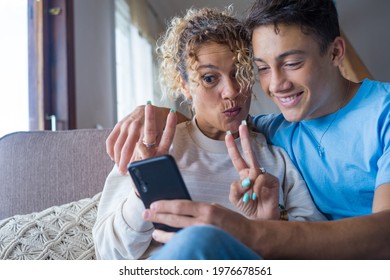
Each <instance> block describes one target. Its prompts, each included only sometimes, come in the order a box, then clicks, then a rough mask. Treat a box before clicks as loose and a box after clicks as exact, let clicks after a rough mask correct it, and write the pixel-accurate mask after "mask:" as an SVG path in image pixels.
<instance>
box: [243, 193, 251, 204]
mask: <svg viewBox="0 0 390 280" xmlns="http://www.w3.org/2000/svg"><path fill="white" fill-rule="evenodd" d="M242 201H243V202H244V203H248V201H249V193H245V194H244V197H243V198H242Z"/></svg>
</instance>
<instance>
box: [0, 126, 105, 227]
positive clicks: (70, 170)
mask: <svg viewBox="0 0 390 280" xmlns="http://www.w3.org/2000/svg"><path fill="white" fill-rule="evenodd" d="M110 131H111V130H110V129H103V130H99V129H77V130H67V131H56V132H52V131H34V132H17V133H12V134H9V135H6V136H4V137H3V138H1V139H0V194H1V195H0V220H1V219H4V218H7V217H10V216H13V215H16V214H27V213H32V212H39V211H42V210H43V209H46V208H48V207H51V206H53V205H62V204H65V203H69V202H72V201H77V200H80V199H82V198H86V197H92V196H93V195H95V194H97V193H99V192H101V191H102V189H103V186H104V181H105V178H106V176H107V175H108V173H109V172H110V171H111V169H112V167H113V162H112V161H111V159H110V158H109V156H108V155H107V153H106V148H105V140H106V138H107V136H108V134H109V133H110Z"/></svg>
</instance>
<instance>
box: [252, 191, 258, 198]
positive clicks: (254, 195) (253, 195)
mask: <svg viewBox="0 0 390 280" xmlns="http://www.w3.org/2000/svg"><path fill="white" fill-rule="evenodd" d="M256 198H257V194H256V193H255V192H254V193H252V200H256Z"/></svg>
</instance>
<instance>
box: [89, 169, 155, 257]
mask: <svg viewBox="0 0 390 280" xmlns="http://www.w3.org/2000/svg"><path fill="white" fill-rule="evenodd" d="M144 209H145V207H144V205H143V203H142V201H141V200H140V199H139V198H138V197H137V196H136V194H135V192H134V184H133V182H132V179H131V177H130V176H129V175H127V176H122V175H120V174H119V172H118V168H117V167H116V166H115V167H114V168H113V170H112V171H111V173H110V174H109V175H108V177H107V179H106V182H105V185H104V189H103V193H102V197H101V199H100V203H99V207H98V213H97V219H96V223H95V225H94V227H93V230H92V233H93V238H94V243H95V251H96V257H97V259H140V258H145V257H147V254H148V252H149V251H148V249H149V250H150V249H151V248H149V246H150V244H151V240H152V237H151V236H152V232H153V230H154V228H153V225H152V223H150V222H146V221H144V220H143V219H142V212H143V210H144Z"/></svg>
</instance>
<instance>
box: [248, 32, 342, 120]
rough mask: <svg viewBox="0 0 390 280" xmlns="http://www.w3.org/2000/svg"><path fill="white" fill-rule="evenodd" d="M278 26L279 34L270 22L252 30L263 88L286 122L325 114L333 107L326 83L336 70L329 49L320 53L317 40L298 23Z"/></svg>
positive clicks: (255, 56)
mask: <svg viewBox="0 0 390 280" xmlns="http://www.w3.org/2000/svg"><path fill="white" fill-rule="evenodd" d="M278 27H279V32H278V33H275V28H274V26H273V25H270V26H262V27H258V28H256V29H255V30H254V32H253V39H252V44H253V52H254V62H255V64H256V68H257V69H258V77H259V81H260V84H261V87H262V89H263V91H264V92H265V93H266V94H267V95H268V96H269V97H270V98H271V99H272V100H273V101H274V102H275V104H276V105H277V106H278V107H279V109H280V110H281V112H282V113H283V115H284V117H285V119H286V120H288V121H291V122H297V121H301V120H304V119H313V118H318V117H321V116H324V115H326V114H328V113H329V112H331V110H333V107H334V105H331V104H332V102H333V100H332V98H331V96H332V90H331V86H330V85H329V84H330V83H332V79H333V78H332V77H335V70H336V71H338V70H337V69H336V68H337V67H335V64H334V62H332V55H331V51H330V50H329V51H326V52H325V54H321V53H320V49H319V44H318V43H317V41H315V40H314V39H313V38H312V37H311V36H309V35H305V34H304V33H302V31H301V29H300V28H299V27H298V26H295V25H291V26H288V25H279V26H278ZM329 49H332V47H330V48H329Z"/></svg>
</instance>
